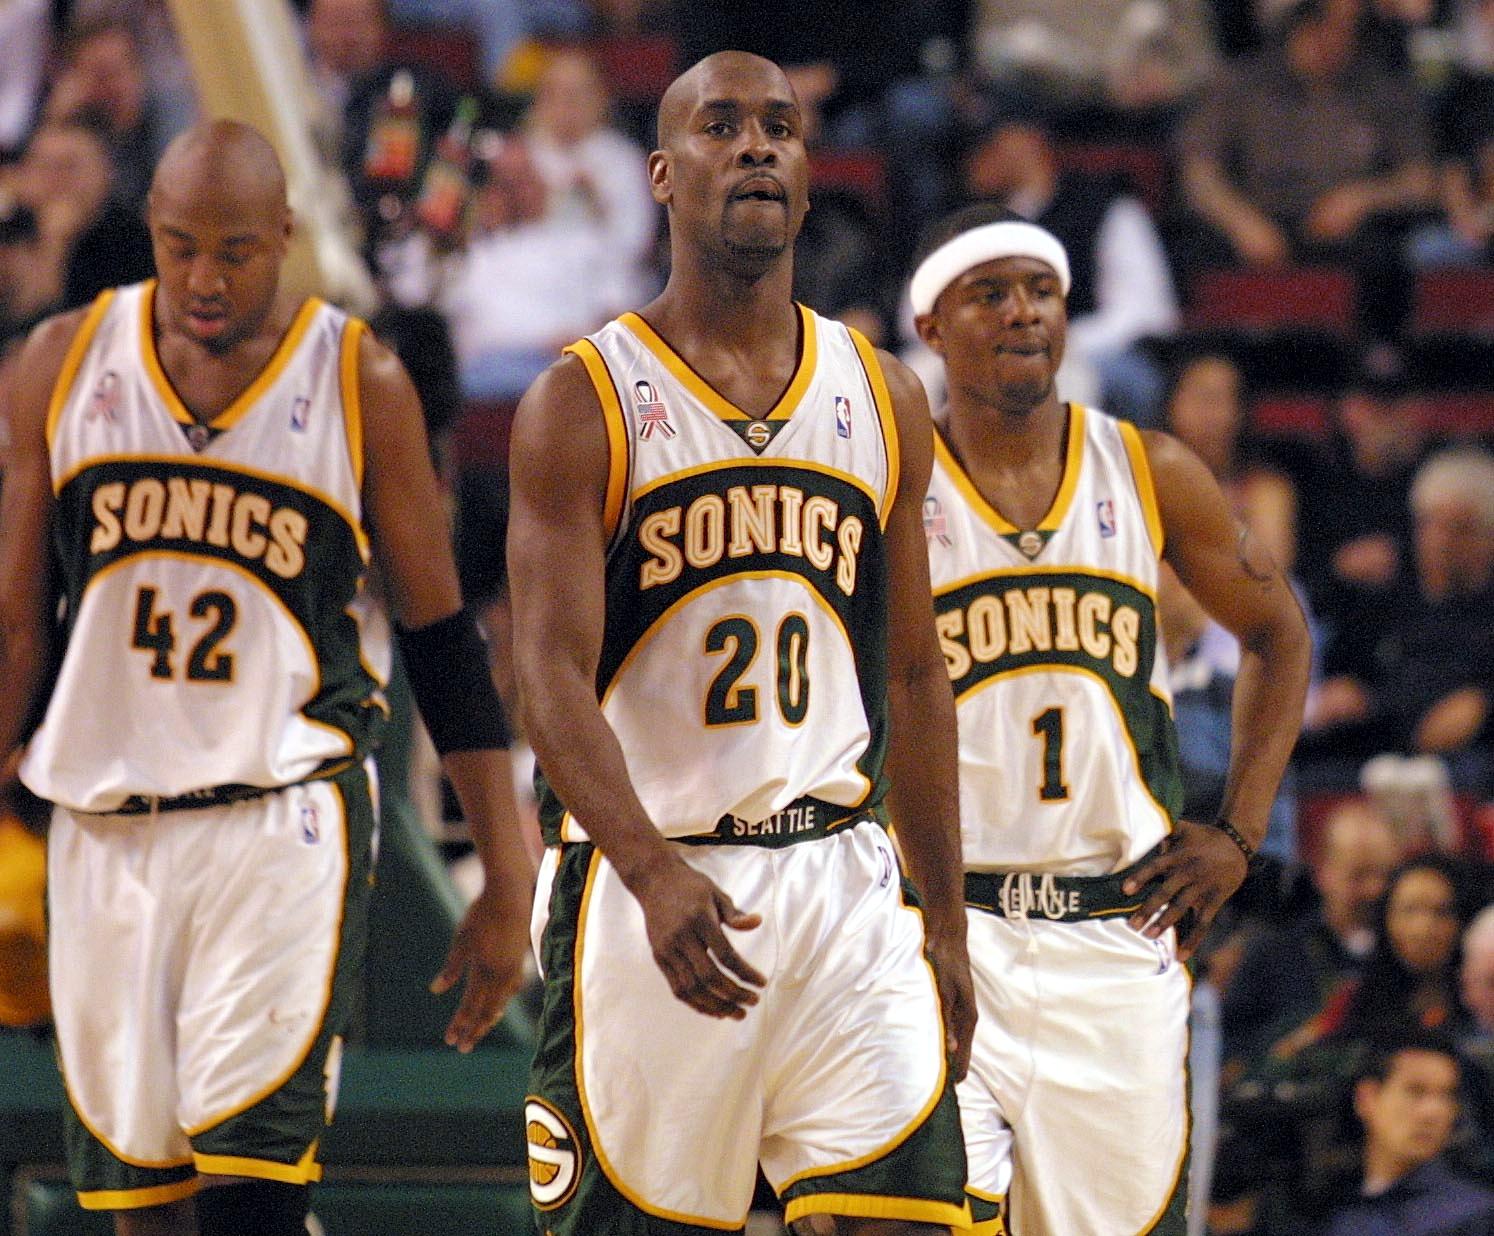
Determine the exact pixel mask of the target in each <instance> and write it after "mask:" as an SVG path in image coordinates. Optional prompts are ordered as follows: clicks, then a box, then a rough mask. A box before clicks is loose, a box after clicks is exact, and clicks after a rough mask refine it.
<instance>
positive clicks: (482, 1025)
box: [431, 888, 529, 1052]
mask: <svg viewBox="0 0 1494 1236" xmlns="http://www.w3.org/2000/svg"><path fill="white" fill-rule="evenodd" d="M528 952H529V916H528V914H527V913H525V909H524V906H523V905H522V904H516V903H515V898H513V897H507V896H504V895H503V894H502V893H501V892H500V891H499V890H496V889H493V888H485V889H483V891H482V892H481V893H480V894H479V895H478V897H477V900H476V901H474V902H473V903H472V905H471V906H470V907H468V910H467V913H466V914H465V915H464V916H463V918H462V921H461V922H460V923H459V924H458V925H457V929H456V935H455V936H454V937H453V938H452V941H451V950H450V951H449V952H448V953H447V955H446V965H445V966H444V967H443V968H442V970H441V973H440V974H438V975H436V977H435V978H434V979H432V980H431V991H433V992H435V993H436V994H437V995H440V994H441V993H442V992H444V991H449V990H450V989H451V988H452V987H454V986H456V984H457V983H458V982H461V981H463V980H465V983H464V985H463V987H462V1000H461V1003H460V1004H459V1005H457V1011H456V1013H455V1014H453V1015H452V1018H451V1023H450V1024H449V1025H448V1026H447V1027H446V1043H447V1045H448V1046H450V1047H455V1048H456V1049H457V1050H458V1051H460V1052H469V1051H471V1050H472V1049H473V1048H474V1047H475V1046H477V1043H478V1040H479V1039H481V1038H482V1037H483V1035H485V1034H487V1032H488V1031H489V1030H491V1029H492V1028H493V1027H494V1026H495V1025H497V1024H498V1019H499V1018H500V1017H502V1016H503V1010H504V1009H505V1008H506V1007H507V1005H508V1002H509V1000H511V999H512V998H513V996H514V993H515V992H517V991H518V990H519V988H520V987H521V986H522V985H523V983H524V959H525V957H526V956H527V955H528Z"/></svg>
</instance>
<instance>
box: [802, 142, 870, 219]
mask: <svg viewBox="0 0 1494 1236" xmlns="http://www.w3.org/2000/svg"><path fill="white" fill-rule="evenodd" d="M809 183H810V187H811V188H814V189H839V190H841V191H842V192H845V193H851V194H854V195H855V196H857V197H859V198H860V199H861V200H862V201H863V202H865V203H866V204H867V205H868V206H871V207H873V208H874V209H880V208H881V207H882V206H883V205H884V203H885V200H886V196H885V195H886V192H887V161H886V159H885V157H884V156H883V154H882V152H881V151H880V150H869V149H862V148H859V147H858V148H854V149H853V148H847V149H841V150H816V151H814V153H813V154H811V155H810V159H809Z"/></svg>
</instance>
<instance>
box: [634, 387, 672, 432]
mask: <svg viewBox="0 0 1494 1236" xmlns="http://www.w3.org/2000/svg"><path fill="white" fill-rule="evenodd" d="M633 408H634V410H635V411H636V412H637V413H638V436H639V437H640V438H641V439H642V440H643V441H645V442H648V441H650V440H652V438H653V436H654V432H655V431H656V430H657V431H658V432H659V434H660V435H661V436H663V438H664V439H665V440H666V441H667V440H668V439H670V438H672V437H674V426H673V425H671V424H670V423H669V409H668V408H666V407H665V406H664V401H663V400H662V399H660V398H659V396H658V395H657V393H655V391H654V386H653V383H652V382H634V383H633Z"/></svg>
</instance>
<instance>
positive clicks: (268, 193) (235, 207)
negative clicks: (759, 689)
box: [0, 121, 529, 1236]
mask: <svg viewBox="0 0 1494 1236" xmlns="http://www.w3.org/2000/svg"><path fill="white" fill-rule="evenodd" d="M149 222H150V229H151V237H152V241H153V244H154V248H155V260H156V267H157V270H158V272H159V281H151V282H148V283H144V284H140V285H136V286H133V287H125V288H120V289H117V290H115V291H112V292H107V293H105V294H104V295H103V296H101V297H100V298H99V299H98V300H97V301H95V302H94V304H93V305H92V306H91V307H90V308H88V309H86V310H83V311H79V312H76V313H70V314H66V315H64V316H61V317H57V318H53V319H51V320H49V321H47V322H45V323H43V324H42V325H41V326H39V327H38V328H37V330H36V331H35V332H34V334H33V335H32V337H31V338H30V340H29V341H28V342H27V344H26V347H25V352H24V355H23V358H22V362H21V366H20V374H21V376H20V380H19V382H18V389H17V391H16V401H15V422H14V427H15V444H14V447H13V454H12V458H11V466H10V468H9V469H8V470H7V472H6V477H5V490H4V506H3V511H0V749H4V750H9V749H10V748H11V747H12V746H13V745H14V743H15V742H16V740H17V738H18V736H19V733H20V730H21V723H22V721H23V720H24V719H25V718H26V715H27V713H28V711H29V709H30V708H31V706H32V704H33V702H34V701H35V700H36V698H37V696H38V695H39V693H40V691H41V689H42V684H43V677H44V672H45V667H46V664H47V659H48V649H47V644H48V638H49V635H50V627H51V625H52V619H53V616H54V614H56V613H57V612H58V608H59V602H60V604H61V608H62V612H63V615H64V622H63V628H64V629H63V631H62V633H61V634H62V636H63V638H64V640H65V646H64V647H63V649H62V653H61V664H60V669H59V670H58V673H57V678H56V685H55V687H54V688H53V690H52V694H51V697H50V702H49V703H48V705H47V708H46V712H45V717H44V719H43V721H42V724H41V727H40V729H39V730H38V731H37V733H36V734H35V736H34V737H33V738H32V740H31V742H30V744H29V747H28V749H27V752H26V755H25V759H24V761H23V764H22V770H21V772H22V777H23V779H24V780H25V782H26V784H27V785H29V786H30V787H31V789H32V790H34V791H35V792H36V793H37V794H39V795H41V796H42V797H43V798H47V799H50V800H51V801H52V802H54V803H55V804H56V808H55V811H54V815H53V819H52V826H51V832H50V856H49V873H48V874H49V880H50V887H49V897H50V907H49V908H50V922H51V930H52V939H51V962H50V965H51V979H52V998H53V1004H54V1005H55V1010H56V1022H57V1037H58V1045H59V1048H60V1054H61V1062H62V1072H63V1078H64V1081H65V1082H66V1085H67V1091H68V1097H69V1100H70V1105H71V1117H72V1119H71V1123H70V1133H69V1138H68V1144H69V1155H70V1159H71V1167H72V1172H73V1179H74V1182H75V1184H76V1187H77V1189H78V1193H79V1198H80V1200H81V1202H82V1204H83V1205H84V1206H85V1207H90V1208H95V1209H107V1210H114V1211H116V1212H117V1214H116V1216H115V1219H114V1223H115V1231H116V1232H118V1233H122V1234H125V1236H142V1234H145V1233H150V1234H155V1233H167V1234H172V1236H176V1234H180V1233H187V1234H189V1236H190V1234H191V1233H198V1232H200V1233H202V1236H247V1234H250V1233H253V1234H254V1236H291V1234H292V1233H295V1234H297V1236H300V1234H301V1233H303V1232H304V1229H305V1217H306V1209H307V1206H306V1201H307V1188H306V1185H307V1182H308V1181H311V1180H314V1179H316V1178H317V1177H318V1175H319V1168H318V1166H317V1142H318V1138H319V1137H320V1135H321V1132H322V1129H323V1127H324V1125H325V1123H326V1121H327V1119H328V1118H329V1115H330V1112H331V1110H332V1102H333V1099H334V1097H335V1092H336V1081H337V1062H338V1052H339V1044H340V1037H339V1036H340V1035H341V1034H342V1032H343V1029H344V1027H345V1025H346V1022H347V1017H348V1011H349V1001H350V998H351V995H352V986H351V982H352V980H353V978H354V976H355V974H356V972H357V969H358V967H359V964H360V961H361V956H362V950H363V943H364V936H365V927H366V918H367V903H368V895H369V891H370V887H371V883H372V864H373V834H374V827H375V819H376V788H375V786H374V784H373V782H372V779H371V764H370V762H369V760H368V756H369V753H370V751H371V750H372V748H373V746H374V744H375V742H376V739H377V736H378V733H379V731H380V728H381V725H382V721H383V715H384V704H383V697H382V687H383V683H384V681H385V677H386V675H387V672H388V668H389V656H390V648H389V640H388V634H387V629H383V630H381V618H380V614H379V612H378V611H377V609H376V607H375V605H374V604H373V603H372V602H371V600H370V597H369V594H368V588H367V584H368V572H369V568H370V565H371V556H372V558H373V559H376V560H377V562H378V563H379V565H380V567H381V568H382V571H383V579H384V581H385V584H386V585H387V591H388V593H389V597H390V600H391V602H392V604H393V607H394V610H395V613H396V615H397V616H398V619H399V621H400V623H401V624H402V625H401V630H400V633H399V640H400V643H401V646H402V649H403V652H404V654H405V659H406V662H407V664H408V666H409V671H410V676H411V679H412V682H413V684H414V690H415V695H416V699H417V701H418V702H419V705H420V709H421V712H422V713H423V714H424V716H425V718H426V720H427V722H428V723H429V725H430V728H431V731H432V734H433V736H434V738H435V741H436V745H437V747H438V749H440V750H441V751H443V752H445V753H446V768H447V770H448V772H449V773H450V775H451V777H452V780H453V783H454V784H455V786H456V788H457V790H458V792H459V794H460V795H461V798H462V802H463V805H464V807H465V808H466V809H467V812H468V818H469V819H470V820H471V822H472V826H473V831H474V834H475V836H476V838H477V842H478V848H479V850H480V852H481V853H482V855H483V857H484V860H485V867H486V871H487V877H488V885H487V888H486V889H485V890H484V892H483V894H482V897H481V898H480V899H479V900H478V901H477V903H476V904H475V905H474V906H473V908H472V911H471V912H470V913H469V914H468V916H467V917H466V919H465V920H464V922H463V924H462V925H461V927H460V929H459V932H458V936H457V939H456V941H455V943H454V945H453V948H452V951H451V954H450V956H449V959H448V963H447V966H446V969H445V970H444V971H443V973H442V975H441V976H439V978H438V980H437V986H443V987H444V986H450V985H451V984H452V983H453V982H454V981H456V980H457V979H458V978H460V977H461V976H462V975H463V974H465V978H466V987H465V991H464V995H463V1000H462V1003H461V1006H460V1008H459V1009H458V1012H457V1013H456V1016H455V1017H454V1019H453V1021H452V1023H451V1025H450V1027H449V1029H448V1033H447V1038H448V1041H449V1042H451V1043H453V1044H454V1045H456V1046H458V1047H460V1048H462V1049H468V1048H470V1047H471V1046H472V1044H473V1043H474V1042H475V1040H476V1039H477V1038H479V1037H480V1036H481V1035H482V1034H483V1033H484V1032H485V1031H486V1030H487V1029H488V1028H489V1027H490V1026H491V1025H492V1024H493V1022H494V1021H495V1019H496V1018H497V1017H498V1015H499V1013H500V1011H501V1009H502V1006H503V1004H504V1002H505V1000H506V999H507V997H508V996H509V995H510V993H511V992H512V991H513V989H514V988H515V986H516V985H517V983H518V982H519V981H520V977H521V970H520V962H521V958H522V954H523V948H524V924H523V921H522V920H523V918H524V910H525V907H526V905H527V897H528V885H529V868H528V864H527V862H526V860H525V858H524V853H523V849H522V846H521V843H520V841H519V839H518V836H517V832H516V829H515V828H514V821H513V819H512V816H511V813H512V805H511V802H510V801H509V799H508V797H507V795H508V793H509V790H508V787H509V782H508V779H507V778H508V773H507V755H506V753H505V752H504V751H503V750H501V747H502V746H503V744H504V738H505V735H504V730H503V723H502V714H501V711H500V709H499V707H498V705H497V702H496V698H495V697H494V695H493V692H492V683H491V680H490V679H489V676H488V671H487V663H486V659H485V657H484V655H483V647H482V643H481V640H480V637H479V635H478V633H477V630H476V628H475V626H474V625H473V623H472V622H471V620H470V619H469V618H468V617H467V616H466V615H465V613H464V611H463V610H462V609H461V604H460V597H459V594H458V591H457V586H456V576H455V572H454V568H453V566H452V562H451V557H450V553H449V550H448V549H447V542H446V532H445V528H444V526H443V524H442V522H441V516H440V511H441V503H440V500H439V497H438V494H437V490H436V483H435V479H434V477H433V475H432V472H431V468H430V464H429V461H428V454H427V451H426V445H425V440H424V431H423V426H422V421H421V414H420V407H419V404H418V401H417V399H416V396H415V393H414V390H413V388H412V386H411V385H410V382H409V379H408V378H407V376H406V375H405V372H404V370H403V369H402V368H401V367H400V365H399V364H398V362H397V361H396V360H395V359H394V358H393V356H392V354H390V353H389V352H387V351H386V350H385V349H384V348H383V347H382V346H380V345H378V344H376V343H375V342H374V341H373V340H372V339H371V337H370V336H369V333H368V331H367V329H366V327H365V326H364V325H363V323H361V322H359V321H356V320H354V319H351V318H349V317H347V315H345V314H343V313H341V312H340V311H338V310H336V309H333V308H332V307H331V306H329V305H326V304H323V303H322V302H320V301H318V300H308V301H306V302H304V303H303V304H300V305H297V304H295V303H293V302H292V301H291V299H290V298H289V297H288V296H287V295H285V294H284V293H282V292H281V291H280V290H279V288H278V277H279V270H280V264H281V261H282V259H283V257H284V256H285V250H286V241H287V238H288V236H289V235H290V229H291V226H292V223H291V216H290V211H289V209H288V208H287V206H286V199H285V180H284V177H283V175H282V173H281V169H280V165H279V163H278V161H277V160H276V157H275V154H274V151H273V150H272V149H271V147H270V146H269V144H268V143H267V142H266V141H265V140H264V139H263V138H262V137H261V136H260V135H259V134H258V133H256V132H255V131H254V130H253V129H250V128H248V127H246V126H243V125H239V124H234V123H230V122H224V121H218V122H213V123H211V124H206V125H203V126H200V127H198V128H195V129H193V130H190V131H189V132H187V133H186V134H184V135H182V136H181V137H180V138H178V139H177V140H176V141H175V142H173V143H172V145H171V146H170V147H169V148H168V149H167V151H166V153H165V155H164V156H163V157H162V160H161V163H160V165H159V167H158V168H157V170H156V174H155V179H154V182H153V185H152V188H151V194H150V199H149ZM54 579H55V580H56V585H55V590H54V584H53V580H54ZM59 594H60V595H59ZM206 1185H212V1186H216V1187H203V1186H206Z"/></svg>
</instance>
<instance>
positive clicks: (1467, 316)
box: [1407, 267, 1494, 339]
mask: <svg viewBox="0 0 1494 1236" xmlns="http://www.w3.org/2000/svg"><path fill="white" fill-rule="evenodd" d="M1407 333H1408V334H1409V335H1410V336H1411V337H1412V338H1421V339H1425V338H1433V337H1439V336H1473V337H1478V338H1484V339H1490V338H1494V268H1488V267H1486V268H1482V269H1468V270H1463V269H1450V270H1423V271H1420V272H1418V273H1417V276H1416V285H1415V292H1414V295H1413V298H1412V308H1411V319H1410V322H1409V323H1408V324H1407Z"/></svg>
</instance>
